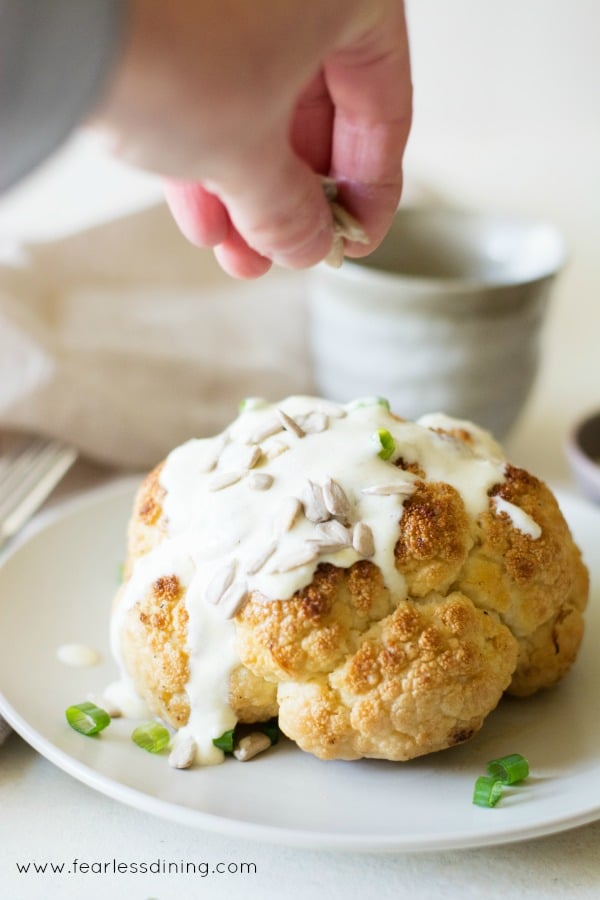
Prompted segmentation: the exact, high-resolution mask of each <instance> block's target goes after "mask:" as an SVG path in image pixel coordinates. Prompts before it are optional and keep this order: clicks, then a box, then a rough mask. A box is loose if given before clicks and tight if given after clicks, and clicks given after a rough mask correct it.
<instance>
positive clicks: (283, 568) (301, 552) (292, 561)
mask: <svg viewBox="0 0 600 900" xmlns="http://www.w3.org/2000/svg"><path fill="white" fill-rule="evenodd" d="M318 555H319V554H318V551H317V550H316V548H315V547H311V546H310V545H309V543H308V541H305V542H304V544H303V545H302V546H301V547H297V548H296V549H294V550H290V551H289V553H282V554H281V556H280V557H279V559H277V560H276V562H275V564H274V566H273V567H272V568H271V569H270V572H271V573H272V574H273V575H276V574H283V573H285V572H291V571H292V569H299V568H300V566H306V565H308V564H309V563H311V562H314V561H315V559H316V558H317V556H318Z"/></svg>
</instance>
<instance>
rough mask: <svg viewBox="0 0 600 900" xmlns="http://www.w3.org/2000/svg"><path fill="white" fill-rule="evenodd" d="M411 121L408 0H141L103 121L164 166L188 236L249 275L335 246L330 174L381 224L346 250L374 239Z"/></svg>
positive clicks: (132, 155) (362, 249)
mask: <svg viewBox="0 0 600 900" xmlns="http://www.w3.org/2000/svg"><path fill="white" fill-rule="evenodd" d="M410 120H411V82H410V64H409V53H408V43H407V35H406V25H405V19H404V8H403V3H402V2H401V0H327V2H326V3H323V2H319V0H309V2H307V0H260V2H259V3H249V2H248V0H169V2H168V3H165V2H164V0H131V27H130V31H129V36H128V40H127V42H126V47H125V51H124V55H123V60H122V63H121V65H120V67H119V68H118V70H117V73H116V76H115V79H114V82H113V84H112V86H111V89H110V91H109V93H108V96H107V97H106V98H105V100H104V102H103V103H102V104H101V106H100V108H99V109H98V110H97V112H96V115H95V117H94V120H93V124H94V125H95V127H96V128H99V129H102V130H104V131H105V132H108V133H109V135H110V137H111V140H112V143H113V147H114V149H115V152H117V153H118V154H119V155H120V156H122V157H123V158H125V159H128V160H129V161H130V162H133V163H135V164H137V165H139V166H141V167H143V168H147V169H151V170H154V171H156V172H160V173H161V174H163V175H165V176H168V178H167V181H166V196H167V200H168V202H169V205H170V207H171V210H172V212H173V215H174V216H175V219H176V220H177V222H178V224H179V226H180V228H181V230H182V231H183V233H184V234H185V235H186V236H187V237H188V238H189V240H191V241H192V242H193V243H194V244H197V245H199V246H211V247H213V248H214V252H215V255H216V257H217V259H218V260H219V262H220V264H221V265H222V267H223V268H224V269H225V270H226V271H227V272H229V273H230V274H232V275H235V276H238V277H246V278H251V277H256V276H258V275H261V274H263V273H264V272H266V271H267V270H268V269H269V267H270V265H271V262H277V263H279V264H281V265H284V266H288V267H291V268H300V267H305V266H310V265H313V264H315V263H316V262H318V261H320V260H321V259H323V258H324V256H325V255H326V254H327V252H328V251H329V249H330V246H331V242H332V237H333V234H332V221H331V215H330V212H329V208H328V205H327V202H326V200H325V198H324V194H323V191H322V189H321V186H320V181H319V177H318V174H319V173H322V174H330V175H332V176H333V177H335V179H336V180H337V182H338V184H339V191H340V200H341V202H342V203H343V204H344V205H345V206H346V208H347V209H348V210H349V211H350V212H351V213H352V214H353V215H354V216H355V217H356V218H357V219H358V220H359V221H360V223H361V224H362V226H363V228H364V230H365V231H366V233H367V234H368V236H369V239H370V243H369V244H368V245H364V244H358V243H356V244H353V243H349V244H347V246H346V253H347V255H348V256H361V255H364V254H365V253H368V252H370V251H371V250H372V249H374V247H375V246H376V245H377V244H378V243H379V242H380V241H381V239H382V238H383V237H384V235H385V233H386V232H387V229H388V228H389V225H390V223H391V219H392V216H393V214H394V211H395V209H396V207H397V205H398V201H399V199H400V193H401V188H402V157H403V153H404V148H405V145H406V141H407V138H408V132H409V128H410Z"/></svg>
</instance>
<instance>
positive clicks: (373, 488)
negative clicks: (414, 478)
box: [361, 481, 417, 497]
mask: <svg viewBox="0 0 600 900" xmlns="http://www.w3.org/2000/svg"><path fill="white" fill-rule="evenodd" d="M416 489H417V488H416V485H414V484H411V483H410V482H408V481H394V482H390V483H388V484H372V485H370V486H369V487H366V488H362V490H361V493H362V494H373V495H375V496H378V497H389V496H390V495H391V494H404V495H405V496H406V497H410V495H411V494H414V492H415V491H416Z"/></svg>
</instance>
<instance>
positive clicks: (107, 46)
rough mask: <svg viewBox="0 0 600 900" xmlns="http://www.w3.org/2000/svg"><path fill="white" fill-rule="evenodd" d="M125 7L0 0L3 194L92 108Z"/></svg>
mask: <svg viewBox="0 0 600 900" xmlns="http://www.w3.org/2000/svg"><path fill="white" fill-rule="evenodd" d="M126 11H127V3H126V2H125V0H0V192H1V191H4V190H5V189H6V188H8V187H10V186H11V185H12V184H14V183H15V182H16V181H18V180H19V179H20V178H22V177H23V176H24V175H26V174H27V173H28V172H29V171H31V169H33V168H34V167H35V166H36V165H37V164H38V163H40V162H41V161H42V160H43V159H44V158H45V157H46V156H47V155H48V154H50V153H51V152H52V151H53V150H55V149H56V148H57V147H58V146H59V145H60V144H61V143H62V142H63V141H64V139H65V138H66V137H67V136H68V135H69V133H70V132H71V131H72V130H73V129H74V128H75V127H76V126H77V124H78V123H79V122H80V121H81V120H82V118H83V117H85V115H86V114H87V113H89V112H90V111H91V109H92V107H93V105H94V103H95V101H96V100H97V99H98V97H99V95H100V93H101V91H102V89H103V87H104V86H105V84H106V81H107V78H108V76H109V74H110V70H111V67H112V65H113V63H114V62H115V60H116V58H117V56H118V53H119V50H120V47H121V43H122V34H123V30H124V21H125V16H126Z"/></svg>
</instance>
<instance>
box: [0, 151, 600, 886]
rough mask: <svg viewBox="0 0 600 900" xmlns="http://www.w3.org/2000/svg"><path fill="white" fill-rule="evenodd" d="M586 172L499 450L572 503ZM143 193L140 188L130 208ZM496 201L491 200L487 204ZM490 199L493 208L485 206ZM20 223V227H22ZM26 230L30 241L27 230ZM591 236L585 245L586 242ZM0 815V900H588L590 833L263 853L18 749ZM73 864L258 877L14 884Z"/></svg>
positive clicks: (591, 215)
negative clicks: (20, 869) (127, 800)
mask: <svg viewBox="0 0 600 900" xmlns="http://www.w3.org/2000/svg"><path fill="white" fill-rule="evenodd" d="M524 152H525V153H526V152H527V150H526V149H525V151H524ZM452 153H453V149H452V147H451V146H449V149H448V154H449V155H448V156H447V157H446V163H447V167H448V168H447V171H446V172H444V173H441V174H443V175H446V176H447V177H446V179H445V180H446V182H447V183H450V184H451V186H452V177H451V174H450V169H451V168H452ZM532 154H533V151H532ZM532 160H533V155H532ZM585 163H586V164H585V165H582V167H581V168H580V169H579V170H577V171H574V172H573V178H572V179H571V182H570V184H569V185H568V186H567V185H565V184H564V182H563V183H561V181H560V179H559V178H556V179H554V178H553V183H554V185H555V194H554V195H553V198H552V211H553V212H556V215H554V216H553V218H554V220H555V221H558V224H561V225H562V226H563V227H564V228H565V230H566V231H567V232H568V236H569V241H570V244H571V247H572V251H573V258H572V262H571V265H570V267H569V269H568V270H567V272H566V273H565V274H564V275H563V277H562V278H561V279H560V281H559V284H558V285H557V289H556V292H555V298H554V302H553V307H552V311H551V315H550V316H549V321H548V326H547V329H546V333H545V335H544V362H543V366H542V370H541V372H540V376H539V379H538V382H537V385H536V388H535V390H534V392H533V395H532V397H531V400H530V402H529V404H528V407H527V409H526V410H525V413H524V414H523V417H522V419H521V421H520V422H519V423H518V425H517V427H516V428H515V430H514V432H513V434H512V436H511V438H510V440H509V442H508V451H509V455H510V456H511V457H512V458H513V460H514V461H515V462H516V463H518V464H522V465H524V466H525V467H528V468H530V469H531V470H532V471H534V472H535V473H536V474H537V475H540V476H541V477H543V478H545V479H546V480H548V481H549V482H550V483H551V484H552V485H554V486H560V487H562V488H567V489H572V490H574V487H573V485H572V483H571V481H570V477H569V473H568V470H567V468H566V463H565V459H564V453H563V442H564V438H565V435H566V433H567V431H568V429H569V428H570V427H571V425H572V423H573V421H574V420H575V419H576V418H577V417H578V416H579V414H580V413H582V412H583V411H584V410H586V409H589V408H592V407H595V406H598V405H600V379H599V378H598V372H599V366H598V341H599V340H600V254H599V253H598V241H597V237H598V222H600V200H599V199H598V197H597V196H595V197H594V196H591V194H590V192H586V190H585V188H586V185H589V181H588V177H589V176H590V174H591V173H593V174H594V175H596V171H595V170H596V164H597V157H596V155H595V154H593V153H592V152H591V150H590V151H589V159H587V160H585ZM540 165H542V167H543V165H546V168H547V170H548V171H547V172H546V175H547V178H548V179H549V178H550V177H551V176H552V171H551V169H552V166H551V164H550V163H548V161H547V160H546V162H545V163H544V162H541V163H540ZM557 165H558V164H557ZM461 171H462V170H461ZM596 177H597V176H596ZM482 183H483V179H482ZM453 186H454V188H455V189H456V191H457V192H458V191H459V190H460V191H461V193H462V195H467V196H468V193H469V186H468V185H461V184H460V183H459V182H458V181H457V180H456V179H455V183H454V185H453ZM480 188H481V184H478V183H477V182H476V181H472V182H471V190H472V196H471V198H470V199H471V200H474V199H475V197H476V196H478V197H480V196H481V191H480ZM144 190H145V186H144V189H141V190H140V192H139V196H137V197H136V202H137V200H139V198H141V197H143V195H144ZM150 192H151V191H150ZM134 193H135V191H134ZM500 194H501V191H500V188H498V197H500ZM574 196H576V197H582V198H584V200H582V205H581V212H582V214H581V216H580V217H578V216H577V215H575V212H574V210H573V205H572V202H571V201H572V198H573V197H574ZM17 199H18V198H17ZM488 199H490V200H491V201H493V200H494V199H496V198H495V197H494V196H492V194H489V198H488ZM512 199H515V198H512ZM534 200H535V197H534ZM534 200H532V203H533V202H534ZM10 203H11V204H12V206H6V205H5V206H4V210H5V211H6V210H7V209H8V210H9V212H8V213H6V215H5V217H4V219H3V218H2V206H1V205H0V232H1V230H2V226H4V228H5V230H6V223H7V221H8V219H10V221H12V222H15V221H17V220H18V217H17V218H14V216H15V215H16V213H15V210H16V211H17V212H18V211H19V206H18V203H17V204H16V205H15V200H14V198H10ZM505 205H506V206H509V205H510V204H509V203H508V202H507V203H506V204H505ZM513 205H516V204H513ZM9 213H10V215H9ZM7 216H8V219H7ZM23 221H25V222H26V221H27V216H26V215H25V216H24V217H23ZM37 224H38V227H40V222H39V220H38V223H37ZM42 224H43V223H42ZM592 226H594V228H595V234H596V239H593V238H592V234H591V231H590V229H591V228H592ZM109 477H110V475H109V473H107V472H106V471H104V470H102V469H100V468H98V467H95V466H93V465H90V464H87V463H81V464H78V465H77V467H76V468H75V470H74V471H73V472H72V473H70V475H69V476H68V477H67V479H66V480H65V482H64V483H63V485H61V487H60V488H59V490H58V491H57V492H56V495H55V496H54V497H53V498H52V501H51V505H52V503H56V502H58V501H59V500H60V499H61V498H62V497H66V496H71V495H73V494H75V493H78V492H80V491H82V490H85V489H87V488H88V487H90V486H93V485H95V484H98V483H101V482H103V481H106V480H107V479H108V478H109ZM592 714H593V709H592ZM599 788H600V786H598V785H594V786H592V789H595V790H597V789H599ZM441 802H443V798H441ZM0 809H1V822H2V825H1V837H0V884H1V885H2V888H1V890H0V896H2V897H6V898H7V900H8V898H15V900H38V898H39V900H41V898H44V900H46V898H55V897H56V898H79V897H86V898H89V900H96V898H98V900H100V898H102V900H105V898H106V897H107V896H108V897H114V898H116V900H119V898H132V900H134V898H135V900H138V898H139V900H149V898H156V900H170V898H173V897H179V898H182V900H185V898H197V897H210V898H215V900H219V898H227V900H230V898H231V897H232V896H243V897H245V898H248V900H254V898H256V900H259V898H260V900H267V898H276V897H277V898H279V897H286V898H288V897H289V898H300V897H305V896H310V895H311V894H314V895H319V896H325V897H331V898H345V900H354V898H356V900H358V898H364V897H372V896H377V897H378V898H380V900H388V898H389V900H392V898H394V900H398V898H404V897H406V898H408V897H411V898H416V900H418V898H434V897H435V898H437V900H444V898H461V900H467V898H483V897H485V898H490V900H491V898H495V897H498V898H500V897H502V898H510V897H519V898H529V897H531V898H540V897H544V898H546V897H547V898H552V897H557V898H558V897H560V898H564V897H568V898H569V900H588V898H589V900H591V898H594V900H595V898H597V897H598V896H600V852H599V847H600V822H597V823H593V824H591V825H587V826H585V827H581V828H578V829H575V830H572V831H568V832H564V833H562V834H557V835H554V836H551V837H546V838H542V839H537V840H535V841H529V842H525V843H520V844H510V845H504V846H498V847H491V848H485V849H476V850H462V851H452V852H435V853H433V852H428V853H421V854H414V853H410V854H399V855H371V854H369V855H361V854H357V853H352V854H343V853H331V852H317V851H308V850H302V849H288V848H285V847H282V846H268V845H264V844H263V845H261V844H258V843H254V842H251V841H243V840H237V839H236V840H232V839H228V838H225V837H222V836H219V835H216V834H210V833H206V832H202V831H197V830H194V829H192V828H190V827H186V826H182V825H177V824H173V823H170V822H166V821H163V820H160V819H156V818H152V817H150V816H148V815H147V814H144V813H141V812H139V811H137V810H135V809H132V808H129V807H127V806H124V805H122V804H121V803H119V802H117V801H114V800H112V799H109V798H107V797H105V796H103V795H100V794H98V793H96V792H95V791H93V790H92V789H91V788H88V787H86V786H84V785H83V784H80V783H79V782H77V781H76V780H74V779H73V778H71V777H70V776H69V775H66V774H65V773H63V772H62V771H61V770H59V769H58V768H56V767H55V766H54V765H52V764H51V763H49V762H47V761H46V760H45V759H44V758H42V757H41V756H39V755H38V754H37V753H36V752H35V751H34V750H33V749H31V748H30V747H28V746H27V745H26V744H25V743H24V742H23V741H22V740H21V739H20V738H19V737H18V736H16V735H13V736H11V737H10V738H9V740H8V742H7V743H6V744H5V745H4V747H3V748H2V749H1V750H0ZM407 815H410V810H407ZM74 858H78V859H79V860H82V861H88V862H90V863H91V862H93V861H104V860H112V859H115V858H116V859H117V860H122V861H142V860H145V861H148V862H151V861H153V860H175V861H180V860H190V861H197V862H201V861H203V862H207V863H208V864H209V867H210V868H211V869H213V868H214V867H215V866H216V865H217V864H218V863H220V862H225V863H229V862H233V863H241V862H250V863H254V864H255V865H256V874H252V875H250V874H246V875H234V874H209V875H207V877H206V878H199V877H193V876H181V875H173V874H171V875H147V876H146V875H124V874H121V875H79V876H78V875H67V874H63V875H52V874H48V873H46V874H45V875H38V876H34V875H27V876H25V875H19V874H18V873H17V871H16V862H17V861H19V862H22V861H26V860H36V861H37V862H45V861H53V862H55V863H59V862H61V861H65V862H66V863H67V864H69V863H70V861H71V860H73V859H74Z"/></svg>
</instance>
